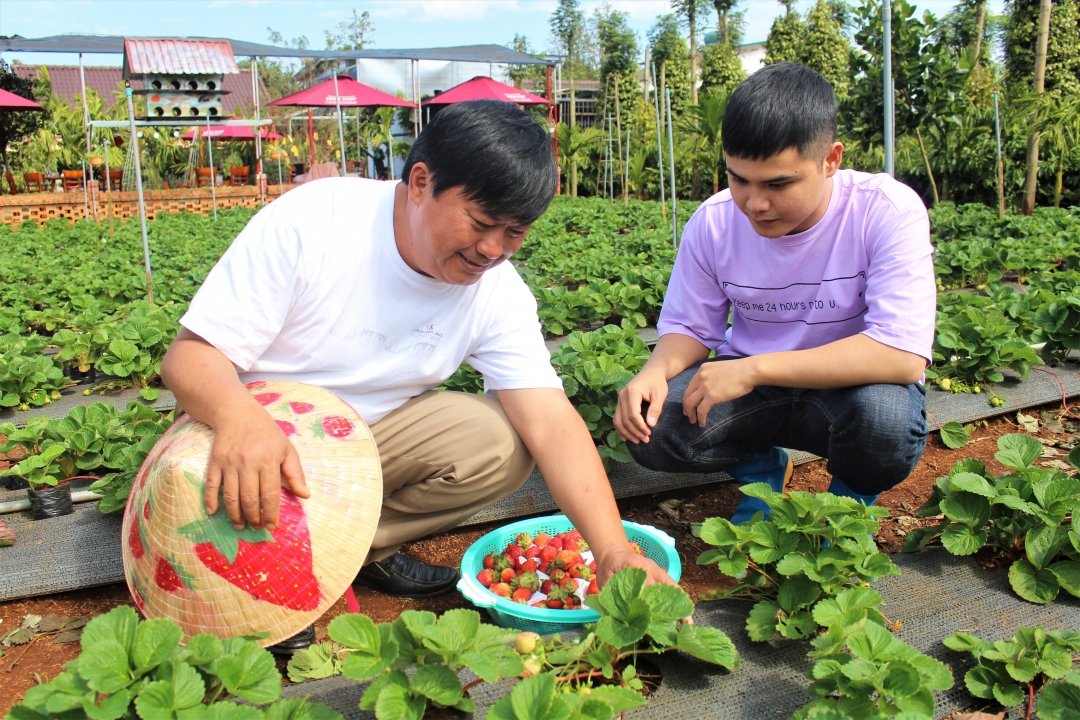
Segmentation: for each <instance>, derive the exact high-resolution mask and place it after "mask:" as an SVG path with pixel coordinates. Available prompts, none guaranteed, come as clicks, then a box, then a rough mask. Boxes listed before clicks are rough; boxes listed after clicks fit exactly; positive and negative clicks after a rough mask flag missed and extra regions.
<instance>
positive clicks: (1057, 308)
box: [1032, 295, 1080, 365]
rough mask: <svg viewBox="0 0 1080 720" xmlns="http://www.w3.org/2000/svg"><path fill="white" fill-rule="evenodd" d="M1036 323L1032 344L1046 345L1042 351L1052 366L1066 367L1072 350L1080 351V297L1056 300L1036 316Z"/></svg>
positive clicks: (1066, 296) (1060, 297)
mask: <svg viewBox="0 0 1080 720" xmlns="http://www.w3.org/2000/svg"><path fill="white" fill-rule="evenodd" d="M1033 323H1034V325H1035V332H1034V333H1033V334H1032V341H1033V342H1044V343H1046V345H1045V346H1043V349H1042V351H1041V352H1042V356H1043V357H1044V358H1045V359H1046V361H1047V362H1048V363H1049V364H1053V365H1064V364H1065V359H1066V358H1067V357H1068V355H1069V352H1070V351H1072V350H1080V297H1076V296H1074V295H1061V296H1058V297H1056V298H1055V299H1054V300H1053V301H1051V302H1049V303H1047V304H1046V305H1044V306H1043V307H1042V308H1041V309H1040V310H1039V311H1038V312H1037V313H1035V317H1034V319H1033Z"/></svg>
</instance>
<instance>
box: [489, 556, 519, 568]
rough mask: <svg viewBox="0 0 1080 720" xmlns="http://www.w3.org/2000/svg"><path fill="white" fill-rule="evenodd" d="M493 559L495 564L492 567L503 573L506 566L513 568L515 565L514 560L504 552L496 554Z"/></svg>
mask: <svg viewBox="0 0 1080 720" xmlns="http://www.w3.org/2000/svg"><path fill="white" fill-rule="evenodd" d="M493 559H494V564H493V565H492V566H491V569H492V570H494V571H495V572H497V573H501V572H502V571H503V570H505V569H506V568H512V567H513V566H514V561H513V560H511V559H510V558H508V557H506V556H505V555H503V554H502V553H498V554H496V555H494V556H493Z"/></svg>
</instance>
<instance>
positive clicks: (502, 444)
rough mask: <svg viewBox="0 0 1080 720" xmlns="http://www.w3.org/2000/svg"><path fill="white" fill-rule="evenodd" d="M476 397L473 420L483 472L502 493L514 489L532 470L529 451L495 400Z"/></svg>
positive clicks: (531, 459) (519, 485)
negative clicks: (478, 441) (480, 440)
mask: <svg viewBox="0 0 1080 720" xmlns="http://www.w3.org/2000/svg"><path fill="white" fill-rule="evenodd" d="M476 400H477V401H479V405H478V406H477V407H476V408H475V409H474V418H473V421H474V424H475V426H476V432H477V437H480V438H483V439H484V442H483V443H482V447H481V449H480V453H481V455H482V456H483V462H482V463H481V464H482V466H483V468H484V474H486V475H488V476H489V478H490V480H491V481H492V482H493V483H494V484H496V485H498V486H499V488H500V489H501V490H505V493H510V492H513V491H514V490H516V489H518V488H519V487H521V485H522V484H523V483H524V482H525V480H526V478H528V477H529V474H530V473H531V472H532V469H533V465H534V463H533V458H532V454H530V453H529V449H528V448H527V447H525V443H524V442H523V441H522V440H521V436H520V435H518V433H517V430H515V429H514V426H513V425H512V424H511V423H510V418H508V417H507V416H506V412H505V411H504V410H503V408H502V405H501V404H500V403H499V402H498V401H497V400H495V399H493V398H488V397H484V396H476ZM505 493H504V494H505Z"/></svg>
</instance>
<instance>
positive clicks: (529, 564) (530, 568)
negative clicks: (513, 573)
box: [518, 559, 536, 573]
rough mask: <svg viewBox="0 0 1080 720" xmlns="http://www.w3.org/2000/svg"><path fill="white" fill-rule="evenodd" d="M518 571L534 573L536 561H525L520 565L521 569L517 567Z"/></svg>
mask: <svg viewBox="0 0 1080 720" xmlns="http://www.w3.org/2000/svg"><path fill="white" fill-rule="evenodd" d="M518 569H519V570H520V571H521V572H523V573H525V572H531V573H534V572H536V561H535V560H532V559H529V560H526V561H525V562H523V563H521V567H519V568H518Z"/></svg>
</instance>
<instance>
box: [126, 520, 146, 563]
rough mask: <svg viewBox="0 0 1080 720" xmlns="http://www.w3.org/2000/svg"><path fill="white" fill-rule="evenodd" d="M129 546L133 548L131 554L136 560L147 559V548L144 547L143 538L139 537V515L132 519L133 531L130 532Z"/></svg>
mask: <svg viewBox="0 0 1080 720" xmlns="http://www.w3.org/2000/svg"><path fill="white" fill-rule="evenodd" d="M128 546H129V547H130V548H131V554H132V555H133V556H135V559H136V560H142V559H143V558H144V557H146V548H145V547H143V542H142V538H141V537H139V516H138V515H136V516H135V517H133V518H132V519H131V529H130V530H128Z"/></svg>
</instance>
